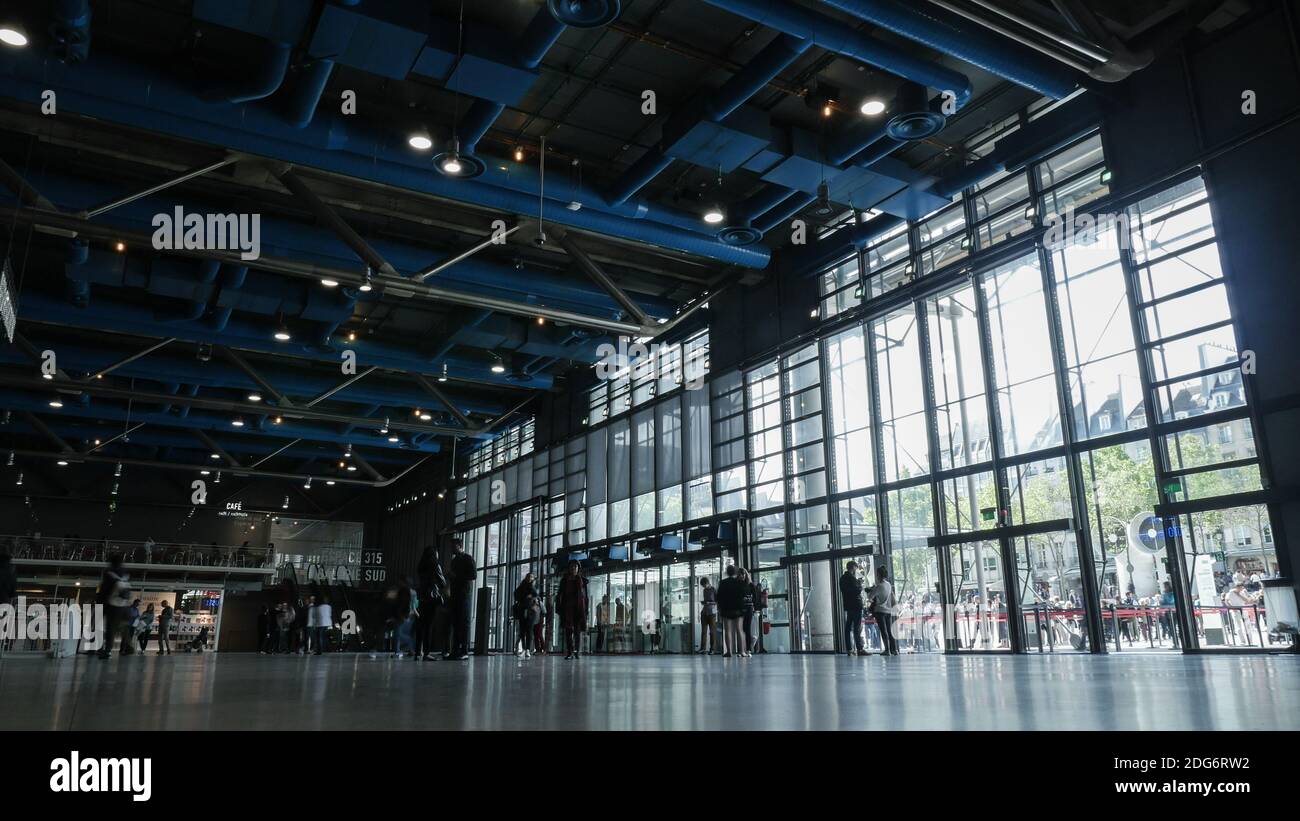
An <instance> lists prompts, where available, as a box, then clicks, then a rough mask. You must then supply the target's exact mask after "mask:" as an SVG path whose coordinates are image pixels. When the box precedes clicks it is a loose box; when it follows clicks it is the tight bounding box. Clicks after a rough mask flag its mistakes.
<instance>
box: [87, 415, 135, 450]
mask: <svg viewBox="0 0 1300 821" xmlns="http://www.w3.org/2000/svg"><path fill="white" fill-rule="evenodd" d="M145 424H146V423H145V422H141V423H140V424H138V425H132V426H131V427H129V428H127V429H126V430H124V431H122V432H121V433H119V434H118V435H116V436H114V437H112V438H111V439H105V440H104V441H102V442H100V443H99V444H98V445H95V446H94V447H92V448H91V449H90V450H87V451H86V453H94V452H95V451H97V450H99V449H100V448H106V447H108V446H109V445H111V444H113V443H114V442H116V441H117V440H118V439H125V438H126V437H128V436H130V435H131V434H133V433H135V432H136V431H138V430H139V429H140V428H142V427H144V426H145Z"/></svg>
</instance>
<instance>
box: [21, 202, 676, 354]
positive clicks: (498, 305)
mask: <svg viewBox="0 0 1300 821" xmlns="http://www.w3.org/2000/svg"><path fill="white" fill-rule="evenodd" d="M0 220H3V221H6V222H9V223H10V224H14V225H29V226H39V227H42V228H47V229H52V230H58V231H70V232H75V233H76V234H77V235H79V236H83V237H86V238H88V239H97V240H102V241H105V242H118V241H121V242H125V243H127V244H129V245H134V246H139V247H142V248H144V247H152V237H151V236H150V235H149V234H146V233H142V232H139V231H124V230H119V229H116V228H111V227H108V226H105V225H100V224H98V223H95V222H91V221H89V220H86V219H82V218H80V217H77V216H74V215H69V214H60V213H58V212H55V211H47V210H41V209H35V208H14V207H12V206H0ZM168 253H169V254H172V255H175V256H182V257H190V258H194V259H215V260H217V261H218V262H225V263H229V264H231V265H247V264H248V263H247V261H245V260H243V259H241V257H240V252H239V251H222V250H219V249H203V250H189V249H174V250H172V251H169V252H168ZM257 268H258V269H259V270H263V271H270V272H273V273H277V274H284V275H286V276H292V277H298V278H301V279H311V280H317V281H319V280H320V279H322V278H325V279H334V280H337V281H338V282H339V283H340V284H343V285H350V286H353V287H355V286H359V285H361V284H362V283H363V282H364V281H365V275H364V273H358V272H357V271H354V270H351V269H347V268H335V267H332V266H328V265H317V264H316V263H312V262H302V261H300V260H295V259H287V258H284V257H271V256H265V255H263V256H261V257H259V258H258V259H257ZM371 284H372V285H373V286H374V287H375V288H377V289H383V290H384V291H386V292H387V293H389V294H391V295H394V296H398V297H410V298H419V299H427V300H431V301H433V302H440V303H445V304H448V305H464V306H467V307H470V308H485V309H487V310H489V311H495V312H497V313H503V314H510V315H511V316H523V317H528V318H534V317H539V316H540V317H543V318H545V319H548V320H550V321H552V322H564V323H568V324H570V325H576V326H578V327H580V328H594V329H596V330H600V331H606V332H608V333H615V334H624V335H627V336H656V335H657V334H659V333H661V332H662V331H661V328H660V327H659V326H641V325H638V324H636V323H634V322H624V321H621V320H617V319H605V318H604V317H599V316H592V315H591V314H582V313H578V312H576V311H566V310H563V309H559V308H547V307H546V306H543V305H533V304H529V303H526V302H514V301H511V300H508V299H499V298H497V297H490V296H486V295H483V294H474V293H469V292H466V291H458V290H455V289H452V288H441V287H438V286H436V285H428V284H424V283H420V282H416V281H414V280H411V279H407V278H405V277H402V276H388V275H385V274H383V273H380V274H379V275H378V276H373V277H372V278H371Z"/></svg>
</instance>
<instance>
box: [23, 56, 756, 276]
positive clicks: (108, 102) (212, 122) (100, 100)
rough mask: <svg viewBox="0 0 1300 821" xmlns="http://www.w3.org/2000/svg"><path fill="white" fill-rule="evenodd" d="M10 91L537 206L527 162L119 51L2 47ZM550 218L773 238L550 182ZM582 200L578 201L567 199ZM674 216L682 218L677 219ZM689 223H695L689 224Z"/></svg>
mask: <svg viewBox="0 0 1300 821" xmlns="http://www.w3.org/2000/svg"><path fill="white" fill-rule="evenodd" d="M0 75H3V76H5V77H6V78H8V80H9V82H7V83H6V84H5V87H4V89H3V93H5V94H6V95H8V96H10V97H13V98H16V99H18V100H20V101H23V102H26V103H27V104H29V105H35V104H37V103H38V102H39V100H40V99H41V94H42V92H43V91H45V90H46V89H54V90H56V91H57V92H58V94H59V104H60V110H61V111H63V112H70V113H80V114H85V115H89V116H94V117H99V118H101V119H105V120H108V121H111V122H117V123H120V124H124V125H130V126H134V127H136V128H140V129H143V130H146V131H154V132H161V133H166V134H171V135H173V136H176V137H180V138H184V139H190V140H194V141H197V142H202V143H208V144H211V145H217V146H222V147H224V148H228V149H231V150H235V151H242V152H246V153H249V154H254V155H261V156H265V157H268V158H272V159H277V160H281V161H284V162H289V163H294V164H300V165H304V166H308V167H313V168H320V169H323V170H326V171H330V172H333V173H336V174H342V175H344V176H349V177H355V178H358V179H364V180H370V181H372V182H376V183H381V184H386V185H392V186H395V187H399V188H407V189H410V190H414V191H419V192H423V193H426V194H430V195H433V196H437V197H442V198H445V199H449V200H453V201H459V202H465V203H470V204H473V205H478V206H482V207H484V208H488V209H492V210H496V211H502V212H507V213H514V214H521V215H535V214H536V213H537V207H538V201H537V195H538V182H539V181H538V180H537V177H536V174H535V173H528V172H525V171H524V170H523V169H521V168H519V167H515V168H513V169H512V168H510V167H509V166H507V168H506V171H504V172H502V171H500V170H498V169H496V166H495V165H493V166H492V167H490V168H489V169H488V172H487V173H486V174H485V175H484V176H483V177H480V178H479V179H477V180H461V179H455V178H448V177H444V176H443V175H441V174H439V173H437V172H436V171H434V170H433V169H432V168H430V166H429V165H428V163H427V160H426V159H425V158H424V157H422V156H420V155H418V154H416V153H415V152H413V151H411V150H410V148H409V147H408V146H406V144H405V139H404V135H401V134H397V133H390V132H386V131H382V130H378V129H375V128H366V127H363V126H361V125H358V124H355V123H351V122H347V121H346V118H341V115H334V116H333V117H332V118H331V119H330V120H329V121H328V122H324V120H325V118H323V117H316V118H315V119H314V120H313V122H312V123H311V124H310V125H309V126H307V127H306V128H302V129H298V128H294V127H293V126H292V125H290V124H288V123H286V122H284V121H283V119H281V117H280V116H279V115H278V114H276V113H274V112H270V111H267V110H263V109H261V108H259V107H258V106H256V105H244V106H242V107H240V108H238V109H234V110H232V109H231V108H229V107H225V106H214V105H212V104H211V103H208V102H206V101H204V100H203V99H201V98H200V97H199V96H198V95H196V94H194V92H193V91H192V90H191V89H189V88H186V87H185V86H184V84H183V83H181V82H180V81H179V80H177V79H176V78H175V77H172V76H169V75H167V74H165V73H158V72H155V71H151V70H149V69H148V68H146V67H141V66H138V65H133V64H131V63H129V62H127V61H124V60H121V59H118V58H115V57H113V56H111V55H104V54H99V55H97V57H96V70H95V71H93V72H90V71H86V72H77V71H71V70H69V69H68V68H67V67H66V66H63V65H51V64H47V63H44V62H42V61H41V60H40V59H39V57H37V56H36V55H34V54H32V53H30V52H25V51H24V50H13V49H6V50H5V51H4V52H3V53H0ZM547 194H548V195H550V196H549V197H548V200H549V201H550V204H551V207H550V208H548V209H547V213H546V219H548V220H550V221H552V222H555V223H557V224H560V225H566V226H569V227H571V228H575V229H579V230H585V231H591V232H593V233H598V234H606V235H609V236H614V237H621V238H624V239H629V240H634V241H637V242H642V243H646V244H649V245H657V246H660V247H663V248H667V249H671V250H675V251H679V252H681V253H686V254H692V255H695V256H700V257H704V258H708V259H714V260H717V261H719V262H725V263H730V264H735V265H740V266H742V267H748V268H763V267H765V266H766V265H767V263H768V261H769V259H770V253H769V252H768V250H767V249H765V248H733V247H730V246H728V245H726V244H725V243H722V242H719V241H718V240H717V239H716V238H715V237H712V236H709V235H707V234H704V233H701V232H699V231H698V230H695V229H697V228H699V227H700V225H699V221H698V220H697V219H696V218H695V217H694V216H693V215H688V214H681V213H679V212H674V211H673V210H672V209H669V208H665V207H663V206H658V205H653V204H649V203H645V202H636V203H627V204H624V205H622V206H618V207H616V208H615V207H610V206H607V205H606V204H605V203H604V200H603V197H601V196H600V195H599V194H597V193H596V192H594V191H590V190H587V189H580V188H578V187H576V186H571V185H563V184H557V185H555V186H552V185H549V184H548V186H547ZM574 202H576V203H579V204H580V205H581V207H580V208H578V209H577V210H572V209H570V208H568V207H566V206H568V205H569V204H570V203H574ZM670 223H672V224H670ZM686 226H691V227H690V228H687V227H686Z"/></svg>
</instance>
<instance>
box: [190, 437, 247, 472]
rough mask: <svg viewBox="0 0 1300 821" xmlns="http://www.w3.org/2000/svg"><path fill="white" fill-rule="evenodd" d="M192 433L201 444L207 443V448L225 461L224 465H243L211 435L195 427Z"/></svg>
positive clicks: (234, 466)
mask: <svg viewBox="0 0 1300 821" xmlns="http://www.w3.org/2000/svg"><path fill="white" fill-rule="evenodd" d="M194 435H195V436H197V437H198V439H199V441H200V442H202V443H203V444H205V445H207V446H208V448H210V449H211V450H212V452H213V453H215V454H217V455H218V456H220V457H221V458H222V459H224V460H225V462H226V465H227V466H229V467H232V468H241V467H243V465H241V464H239V460H238V459H236V458H235V457H233V456H231V455H230V454H229V453H227V452H226V449H225V448H223V447H222V446H221V445H219V444H217V442H216V440H215V439H213V438H212V437H211V436H208V434H207V433H205V432H204V431H202V430H199V429H198V428H195V429H194Z"/></svg>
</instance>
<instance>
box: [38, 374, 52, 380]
mask: <svg viewBox="0 0 1300 821" xmlns="http://www.w3.org/2000/svg"><path fill="white" fill-rule="evenodd" d="M53 378H54V374H52V373H43V374H41V379H53Z"/></svg>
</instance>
